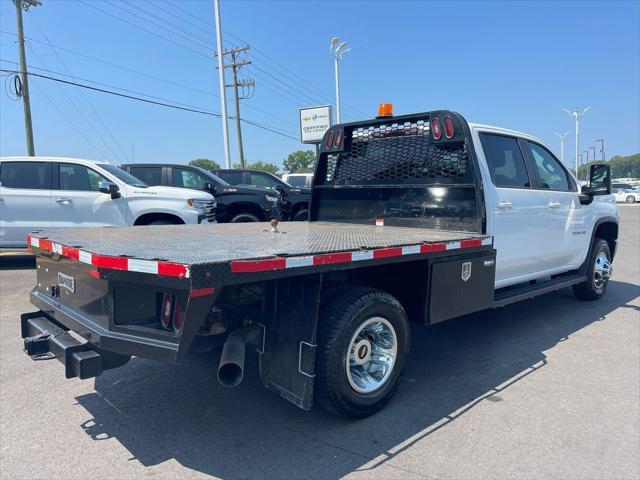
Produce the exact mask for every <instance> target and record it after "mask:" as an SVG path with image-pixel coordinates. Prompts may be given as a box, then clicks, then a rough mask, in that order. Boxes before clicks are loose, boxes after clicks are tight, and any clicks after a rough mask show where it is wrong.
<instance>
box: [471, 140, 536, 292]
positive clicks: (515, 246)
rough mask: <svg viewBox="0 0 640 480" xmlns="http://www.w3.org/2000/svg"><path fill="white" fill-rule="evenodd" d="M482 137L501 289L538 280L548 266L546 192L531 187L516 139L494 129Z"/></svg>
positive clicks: (490, 224)
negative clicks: (546, 261)
mask: <svg viewBox="0 0 640 480" xmlns="http://www.w3.org/2000/svg"><path fill="white" fill-rule="evenodd" d="M477 135H479V140H480V142H479V144H480V145H481V147H482V148H477V149H476V151H477V152H478V157H479V160H480V165H481V170H483V172H482V176H483V179H484V191H485V200H486V208H487V233H489V234H490V235H493V236H494V245H495V248H496V250H497V259H496V287H497V288H500V287H503V286H507V285H511V284H515V283H519V282H521V281H526V280H528V279H531V278H535V277H536V276H538V275H539V274H540V273H541V272H543V271H544V270H545V269H546V268H547V265H546V263H545V260H546V257H545V255H546V251H547V247H546V243H547V222H546V219H547V209H548V206H547V204H548V201H547V197H546V193H545V192H543V191H539V190H535V189H533V188H532V185H533V177H532V174H531V173H530V172H529V170H528V167H527V162H526V161H525V155H524V153H523V151H522V145H521V142H520V141H519V140H518V138H517V137H515V136H509V135H505V134H503V133H494V132H491V131H480V132H477ZM476 145H478V143H476ZM483 157H484V161H483Z"/></svg>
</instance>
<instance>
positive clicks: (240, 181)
mask: <svg viewBox="0 0 640 480" xmlns="http://www.w3.org/2000/svg"><path fill="white" fill-rule="evenodd" d="M213 173H215V174H216V175H217V176H218V177H220V178H222V179H223V180H225V181H226V182H228V183H230V184H231V185H253V186H254V187H261V188H268V189H269V190H271V191H272V192H278V193H279V195H280V196H281V197H282V202H281V203H282V208H281V210H282V216H283V218H282V220H296V221H302V220H307V219H308V217H309V200H311V189H309V188H304V187H294V186H292V185H289V184H288V183H286V182H284V181H282V180H280V179H279V178H278V177H276V176H275V175H274V174H273V173H269V172H264V171H262V170H255V169H249V168H247V169H244V170H242V169H239V168H221V169H218V170H213Z"/></svg>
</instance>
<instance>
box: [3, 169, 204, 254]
mask: <svg viewBox="0 0 640 480" xmlns="http://www.w3.org/2000/svg"><path fill="white" fill-rule="evenodd" d="M215 206H216V205H215V200H214V198H213V197H212V196H211V195H209V194H208V193H204V192H201V191H198V190H185V189H184V188H172V187H149V186H147V185H146V184H144V183H143V182H142V181H140V180H138V179H137V178H135V177H134V176H132V175H130V174H129V173H127V172H125V171H124V170H121V169H120V168H118V167H116V166H114V165H112V164H110V163H101V162H94V161H91V160H80V159H75V158H48V157H0V248H9V247H11V248H14V247H18V248H20V247H25V246H26V239H27V234H28V233H29V232H30V231H32V230H35V229H40V228H48V227H98V226H124V225H158V224H179V223H211V222H213V221H214V218H215Z"/></svg>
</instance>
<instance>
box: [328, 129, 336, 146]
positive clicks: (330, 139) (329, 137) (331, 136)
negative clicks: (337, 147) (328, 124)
mask: <svg viewBox="0 0 640 480" xmlns="http://www.w3.org/2000/svg"><path fill="white" fill-rule="evenodd" d="M334 135H335V132H329V135H327V148H331V147H333V137H334Z"/></svg>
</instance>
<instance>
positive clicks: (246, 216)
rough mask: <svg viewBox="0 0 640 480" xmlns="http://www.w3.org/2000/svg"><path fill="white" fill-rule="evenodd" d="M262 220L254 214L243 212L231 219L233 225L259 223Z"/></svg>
mask: <svg viewBox="0 0 640 480" xmlns="http://www.w3.org/2000/svg"><path fill="white" fill-rule="evenodd" d="M259 221H260V219H259V218H258V217H256V216H255V215H254V214H253V213H249V212H242V213H238V214H237V215H235V216H234V217H233V218H231V223H244V222H259Z"/></svg>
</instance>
